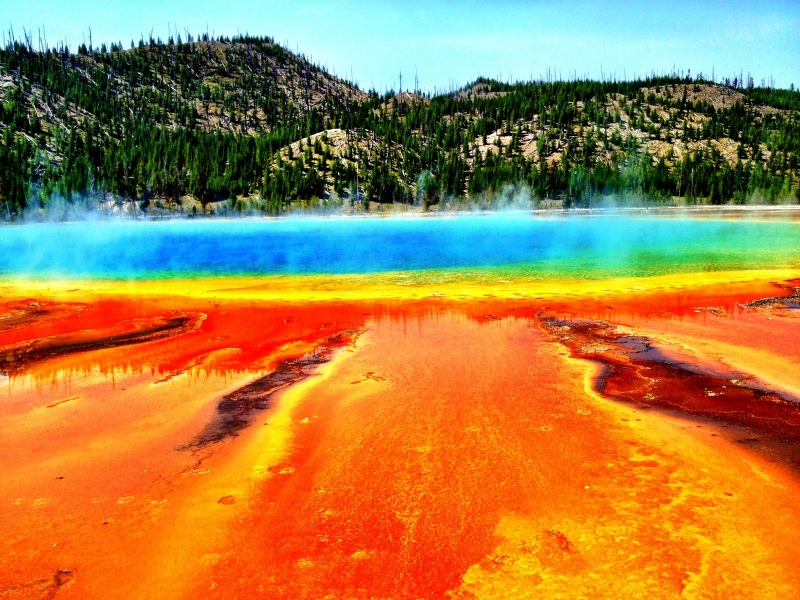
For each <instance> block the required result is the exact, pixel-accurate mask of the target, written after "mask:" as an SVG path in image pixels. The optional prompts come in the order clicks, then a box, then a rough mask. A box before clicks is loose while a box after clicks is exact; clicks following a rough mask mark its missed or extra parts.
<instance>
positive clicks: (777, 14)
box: [0, 0, 800, 91]
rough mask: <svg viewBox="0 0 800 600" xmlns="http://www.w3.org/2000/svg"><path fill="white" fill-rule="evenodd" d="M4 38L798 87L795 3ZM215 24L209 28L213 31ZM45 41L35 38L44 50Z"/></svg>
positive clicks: (148, 15) (50, 8)
mask: <svg viewBox="0 0 800 600" xmlns="http://www.w3.org/2000/svg"><path fill="white" fill-rule="evenodd" d="M0 15H2V16H0V19H2V20H4V21H5V23H4V26H5V28H6V29H8V27H9V26H13V27H14V29H15V30H16V31H20V30H21V29H22V28H23V27H26V28H28V29H33V30H34V32H36V31H37V30H38V28H40V27H44V29H45V30H46V32H47V38H48V41H50V43H51V45H52V44H53V41H55V40H59V39H65V38H66V39H67V41H68V42H69V43H70V44H71V46H72V47H73V48H74V47H76V46H77V44H78V43H80V42H81V41H83V39H84V38H85V39H86V40H87V41H88V37H89V33H88V32H89V28H90V27H91V30H92V38H93V40H94V42H95V44H96V45H99V43H100V42H103V41H105V42H111V41H121V42H123V44H124V45H125V46H126V47H127V46H128V45H129V44H130V42H131V39H135V40H138V39H139V37H140V35H142V34H144V35H145V36H147V35H149V32H150V31H151V29H152V30H153V33H154V35H155V36H161V37H163V38H166V37H167V31H168V25H169V26H172V27H174V26H177V27H178V29H179V30H183V29H184V28H188V29H189V30H190V31H192V32H195V33H196V32H199V31H205V30H206V26H208V29H209V31H214V32H216V33H217V34H220V33H223V34H234V33H236V32H237V31H240V32H245V31H247V32H249V33H252V34H264V35H271V36H273V37H274V38H276V39H277V40H278V41H280V42H287V43H288V45H289V46H290V47H291V48H292V49H295V48H299V49H300V50H301V51H303V52H305V53H306V54H307V55H311V56H312V57H313V58H314V60H315V61H316V62H319V63H322V64H323V65H327V66H328V68H329V70H331V71H336V72H337V73H338V74H339V75H347V76H348V77H349V74H350V72H351V69H352V73H353V75H354V78H355V79H356V80H357V81H358V82H359V84H360V85H361V86H362V87H364V88H370V87H374V88H375V89H378V90H381V91H382V90H383V89H384V87H390V88H395V89H396V88H397V87H398V77H399V74H400V72H401V71H402V73H403V87H404V88H408V87H413V81H414V74H415V71H416V73H417V75H418V78H419V82H420V87H421V88H422V89H425V90H431V91H433V89H434V88H438V89H442V88H446V87H449V86H450V85H453V86H461V85H463V84H465V83H467V82H469V81H472V80H473V79H475V78H476V77H478V76H479V75H485V76H491V77H502V79H503V80H507V79H509V78H510V79H513V80H516V79H528V78H530V77H531V75H533V76H534V77H539V76H540V75H542V74H544V73H545V72H546V70H547V69H548V68H550V69H551V70H557V71H560V73H561V75H562V76H563V77H567V76H568V74H569V73H573V72H577V74H578V75H586V74H588V75H590V76H592V77H599V76H600V74H601V69H602V70H603V73H604V74H605V75H606V76H608V75H609V74H616V75H617V77H620V78H621V77H623V76H625V75H627V77H631V76H632V75H633V74H634V73H636V74H642V73H648V72H650V71H651V70H656V71H657V72H662V71H671V70H672V69H673V66H674V67H675V68H677V69H679V70H681V69H682V70H687V69H691V71H692V73H693V74H696V73H698V72H702V73H704V74H709V75H710V73H711V71H712V69H714V71H715V73H716V75H717V76H720V75H731V74H733V73H738V72H739V71H740V70H742V71H744V72H745V73H747V72H748V71H750V72H752V73H753V76H754V77H755V80H756V84H758V83H759V82H760V79H761V78H762V77H763V78H767V80H768V79H769V77H770V76H772V77H773V78H774V81H775V83H776V84H777V85H779V86H780V87H789V84H790V83H794V84H795V86H798V85H800V1H798V0H779V1H774V2H759V1H750V2H746V1H732V0H711V1H706V2H703V1H697V0H695V1H691V0H665V1H659V0H650V1H640V0H634V1H618V2H611V1H607V0H600V1H593V2H589V1H568V0H567V1H562V2H558V1H553V0H528V1H523V0H500V1H495V2H481V1H478V0H460V1H456V0H424V1H418V0H410V1H407V2H401V1H399V0H396V1H384V0H372V1H371V2H365V1H358V0H295V1H288V2H279V1H274V0H257V1H253V0H251V1H245V0H194V1H192V2H180V1H177V0H158V1H152V0H142V1H131V0H128V1H124V2H123V1H108V2H99V1H96V0H82V1H80V2H75V1H72V0H0ZM206 24H207V25H206ZM37 36H38V34H36V33H35V34H34V37H37Z"/></svg>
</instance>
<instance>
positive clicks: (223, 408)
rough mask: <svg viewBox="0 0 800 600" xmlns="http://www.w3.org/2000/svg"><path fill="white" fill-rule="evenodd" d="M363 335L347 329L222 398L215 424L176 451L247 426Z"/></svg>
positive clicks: (233, 432) (201, 445)
mask: <svg viewBox="0 0 800 600" xmlns="http://www.w3.org/2000/svg"><path fill="white" fill-rule="evenodd" d="M363 332H364V329H362V328H356V329H349V330H346V331H342V332H340V333H337V334H335V335H332V336H330V337H327V338H325V339H324V340H322V342H321V343H320V345H319V346H317V348H316V349H315V350H314V352H311V353H309V354H306V355H304V356H301V357H299V358H294V359H291V360H285V361H283V362H281V363H279V364H278V366H277V368H275V369H274V370H273V371H272V372H270V373H269V374H267V375H265V376H264V377H260V378H259V379H256V380H255V381H253V382H252V383H249V384H247V385H246V386H244V387H241V388H239V389H238V390H236V391H234V392H231V393H230V394H228V395H226V396H223V398H222V400H221V401H220V403H219V404H218V405H217V413H218V418H217V420H216V421H215V422H214V423H212V424H210V425H209V426H208V427H206V429H205V431H203V432H202V433H201V434H200V435H198V436H197V437H196V438H195V439H194V440H192V442H190V443H189V444H186V445H185V446H181V447H180V448H179V450H194V449H199V448H203V447H205V446H208V445H209V444H214V443H216V442H220V441H222V440H224V439H225V438H228V437H234V436H236V435H238V432H239V431H240V430H242V429H244V428H245V427H247V426H248V425H249V424H250V419H249V416H250V415H251V414H252V413H253V412H255V411H259V410H264V409H266V408H269V406H270V400H271V398H272V396H273V394H275V392H278V391H280V390H282V389H284V388H286V387H289V386H290V385H294V384H295V383H299V382H300V381H302V380H303V379H305V378H306V377H308V376H309V375H311V373H312V372H313V370H314V369H315V368H316V367H318V366H320V365H322V364H325V363H327V362H329V361H330V360H331V358H333V353H334V351H335V350H337V349H339V348H343V347H347V346H352V345H353V344H355V342H356V340H357V339H358V337H359V336H360V335H361V334H362V333H363Z"/></svg>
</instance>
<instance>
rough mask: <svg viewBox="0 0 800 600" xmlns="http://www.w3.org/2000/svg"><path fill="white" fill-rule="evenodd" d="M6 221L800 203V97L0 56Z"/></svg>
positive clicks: (243, 39) (265, 45)
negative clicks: (355, 80)
mask: <svg viewBox="0 0 800 600" xmlns="http://www.w3.org/2000/svg"><path fill="white" fill-rule="evenodd" d="M0 128H1V129H0V131H1V135H0V212H1V214H2V218H4V219H14V218H16V217H17V216H18V215H20V214H22V213H26V212H27V214H36V213H37V211H39V212H41V211H42V210H47V207H48V206H50V207H52V206H55V205H59V206H61V207H63V206H65V205H66V206H71V205H75V206H82V207H85V208H91V209H94V210H107V211H119V210H125V211H129V212H136V213H141V212H142V211H144V212H149V213H151V214H161V213H169V212H178V211H181V212H183V211H189V212H191V213H196V212H203V211H205V212H216V213H219V212H221V211H222V212H230V211H239V210H247V211H263V212H267V213H271V214H276V213H280V212H283V211H285V210H287V209H290V208H292V207H315V208H326V207H329V208H333V207H346V208H348V209H351V210H352V209H362V208H367V207H370V206H371V207H372V209H373V210H375V209H376V208H380V207H388V205H390V204H392V205H395V206H397V205H398V204H413V205H417V206H422V207H423V208H424V209H442V208H457V207H462V206H463V207H476V206H477V207H481V206H492V205H497V204H498V203H503V202H509V201H523V202H526V203H527V202H529V201H532V202H534V203H543V204H545V205H548V206H554V205H563V206H567V207H569V206H587V205H590V204H593V203H594V204H597V203H602V202H604V201H607V200H608V199H613V201H614V202H616V203H628V204H641V203H643V202H647V203H665V204H673V203H680V204H683V203H712V204H719V203H728V202H734V203H744V202H759V203H774V202H794V203H796V202H800V160H799V158H800V93H798V92H797V91H794V90H779V89H772V88H767V87H763V86H755V85H753V81H752V79H750V78H749V77H748V78H747V80H746V81H742V78H741V77H737V78H734V79H733V80H726V81H725V82H724V84H720V83H713V82H709V81H706V80H705V79H703V78H702V76H701V77H698V78H694V79H693V78H691V77H679V76H670V77H652V78H648V79H645V80H640V81H625V82H608V81H606V82H597V81H538V82H528V83H517V84H507V83H501V82H497V81H493V80H488V79H479V80H477V81H476V82H475V83H474V84H472V85H469V86H467V87H465V88H464V89H460V90H455V91H451V92H450V93H447V94H443V95H438V96H434V97H430V96H429V95H423V94H420V93H414V92H409V91H403V90H401V91H400V92H399V93H398V92H396V91H392V92H388V93H386V94H383V95H379V94H378V93H376V92H374V91H373V92H369V93H367V92H364V91H362V90H360V89H359V88H358V87H356V86H355V85H353V84H352V83H350V82H348V81H345V80H343V79H340V78H338V77H335V76H333V75H331V74H330V73H328V72H326V71H325V70H324V69H323V68H321V67H320V66H318V65H315V64H313V63H312V62H311V61H309V60H308V59H306V58H305V57H303V56H298V55H296V54H294V53H292V52H290V51H288V50H287V49H286V48H284V47H282V46H280V45H279V44H276V43H275V42H274V41H273V40H272V39H270V38H259V37H249V36H238V37H235V38H231V39H229V38H216V39H210V38H208V36H206V35H204V36H201V37H200V38H199V39H195V38H193V37H191V36H188V38H187V39H183V40H182V39H181V38H180V37H178V38H177V39H170V40H168V41H167V42H161V41H160V40H152V39H151V40H147V41H145V40H142V41H140V42H139V44H138V45H137V46H135V47H134V46H133V45H132V47H131V48H130V49H123V48H122V47H121V46H119V45H112V46H111V47H110V48H106V47H105V46H101V47H100V48H86V47H85V46H83V45H82V46H81V47H80V48H79V49H78V51H77V53H71V52H69V50H68V49H66V48H64V47H60V48H55V49H50V50H35V49H34V47H33V44H32V40H30V39H26V40H25V41H24V42H19V41H12V42H11V43H9V44H8V45H7V46H6V47H5V48H3V49H2V50H0Z"/></svg>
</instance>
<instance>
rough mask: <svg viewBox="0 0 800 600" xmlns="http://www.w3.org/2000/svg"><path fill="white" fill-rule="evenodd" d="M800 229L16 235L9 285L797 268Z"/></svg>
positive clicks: (317, 225) (247, 229)
mask: <svg viewBox="0 0 800 600" xmlns="http://www.w3.org/2000/svg"><path fill="white" fill-rule="evenodd" d="M798 265H800V225H798V224H797V223H791V222H759V221H723V220H697V219H688V218H670V219H665V218H620V217H608V216H603V217H591V218H587V217H570V218H534V217H525V216H521V215H502V214H501V215H494V216H460V217H455V218H434V219H419V218H416V219H415V218H411V219H311V218H308V219H287V220H277V221H263V220H259V221H214V222H197V221H171V222H161V223H152V222H151V223H136V222H104V223H91V222H85V223H72V224H61V225H57V224H42V225H25V226H18V227H7V228H3V229H2V230H1V231H0V276H2V277H4V278H9V277H11V278H20V277H36V278H42V277H45V278H70V277H71V278H113V279H140V278H149V277H183V276H196V275H210V276H214V275H234V274H253V275H259V274H264V275H268V274H313V273H318V274H326V273H327V274H334V273H374V272H382V271H400V270H420V269H462V268H474V267H491V268H497V267H505V266H508V267H509V268H513V269H517V270H519V272H521V273H525V274H527V275H537V274H543V275H545V274H556V275H558V274H561V275H569V276H584V277H593V276H598V277H600V276H607V275H609V274H617V275H650V274H659V273H665V272H675V271H708V270H721V269H738V268H759V267H760V268H763V267H797V266H798Z"/></svg>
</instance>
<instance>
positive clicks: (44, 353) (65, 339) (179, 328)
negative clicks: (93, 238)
mask: <svg viewBox="0 0 800 600" xmlns="http://www.w3.org/2000/svg"><path fill="white" fill-rule="evenodd" d="M205 318H206V315H205V314H203V313H192V314H186V313H180V314H174V315H171V316H158V317H153V318H149V319H135V320H132V321H124V322H122V323H118V324H117V325H115V326H113V327H109V328H106V329H90V330H85V331H78V332H74V333H67V334H61V335H55V336H52V337H46V338H38V339H35V340H27V341H23V342H18V343H16V344H11V345H9V346H4V347H0V374H3V375H16V374H19V373H21V372H23V371H24V370H25V369H27V368H28V367H30V366H31V365H33V364H35V363H38V362H41V361H44V360H47V359H50V358H55V357H59V356H66V355H68V354H75V353H77V352H87V351H90V350H102V349H106V348H117V347H120V346H129V345H132V344H141V343H143V342H152V341H155V340H161V339H165V338H168V337H173V336H176V335H180V334H182V333H188V332H190V331H195V330H197V328H199V327H200V325H201V324H202V322H203V321H204V320H205Z"/></svg>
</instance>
